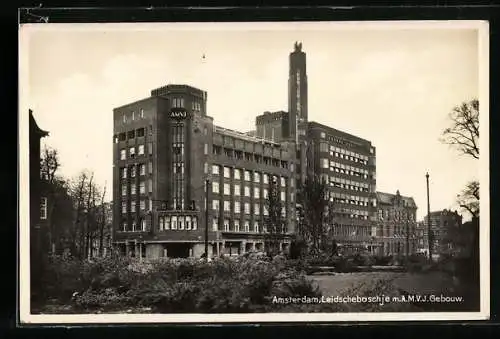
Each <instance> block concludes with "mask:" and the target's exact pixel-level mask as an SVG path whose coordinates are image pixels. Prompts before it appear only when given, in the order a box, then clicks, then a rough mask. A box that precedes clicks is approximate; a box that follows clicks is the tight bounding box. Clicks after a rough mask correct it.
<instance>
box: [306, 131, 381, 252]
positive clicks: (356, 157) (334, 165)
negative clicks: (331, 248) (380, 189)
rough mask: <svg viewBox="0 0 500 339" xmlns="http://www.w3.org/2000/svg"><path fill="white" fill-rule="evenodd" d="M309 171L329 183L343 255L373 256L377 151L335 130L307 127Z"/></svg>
mask: <svg viewBox="0 0 500 339" xmlns="http://www.w3.org/2000/svg"><path fill="white" fill-rule="evenodd" d="M307 147H308V150H307V159H306V162H307V171H308V172H311V173H313V174H314V175H317V176H318V177H319V178H320V179H321V180H324V181H325V182H326V183H328V186H329V199H330V202H332V203H333V208H334V211H335V213H334V220H335V224H334V225H333V237H334V238H335V240H336V242H337V244H338V246H339V248H340V249H342V250H343V252H347V253H349V252H353V251H354V252H357V251H365V250H368V251H369V252H373V251H374V249H375V247H376V246H377V243H376V241H375V238H374V237H375V236H376V234H375V232H374V230H373V229H372V221H373V219H374V217H375V210H374V208H375V206H376V196H375V189H376V176H375V175H376V172H375V165H376V164H375V156H376V150H375V147H374V146H373V145H372V144H371V143H370V142H369V141H367V140H364V139H361V138H358V137H356V136H353V135H350V134H348V133H345V132H341V131H338V130H336V129H334V128H331V127H328V126H325V125H322V124H319V123H316V122H309V123H308V125H307Z"/></svg>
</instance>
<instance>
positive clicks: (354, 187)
mask: <svg viewBox="0 0 500 339" xmlns="http://www.w3.org/2000/svg"><path fill="white" fill-rule="evenodd" d="M329 179H330V186H332V187H338V188H344V189H349V190H351V191H359V192H369V191H370V185H369V184H367V183H364V182H358V181H353V180H347V179H343V178H337V177H330V178H329Z"/></svg>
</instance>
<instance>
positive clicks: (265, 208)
mask: <svg viewBox="0 0 500 339" xmlns="http://www.w3.org/2000/svg"><path fill="white" fill-rule="evenodd" d="M262 213H263V214H264V215H269V208H268V207H267V206H265V205H264V210H263V211H262Z"/></svg>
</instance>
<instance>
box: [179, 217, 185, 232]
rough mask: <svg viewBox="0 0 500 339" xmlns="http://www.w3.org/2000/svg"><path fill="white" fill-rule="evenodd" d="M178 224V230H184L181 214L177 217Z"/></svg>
mask: <svg viewBox="0 0 500 339" xmlns="http://www.w3.org/2000/svg"><path fill="white" fill-rule="evenodd" d="M178 225H179V230H184V226H185V224H184V217H182V216H181V217H179V224H178Z"/></svg>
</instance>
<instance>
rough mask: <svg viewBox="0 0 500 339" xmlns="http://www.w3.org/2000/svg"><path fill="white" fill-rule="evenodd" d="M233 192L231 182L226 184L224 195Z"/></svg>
mask: <svg viewBox="0 0 500 339" xmlns="http://www.w3.org/2000/svg"><path fill="white" fill-rule="evenodd" d="M229 194H231V186H229V184H224V195H229Z"/></svg>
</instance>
